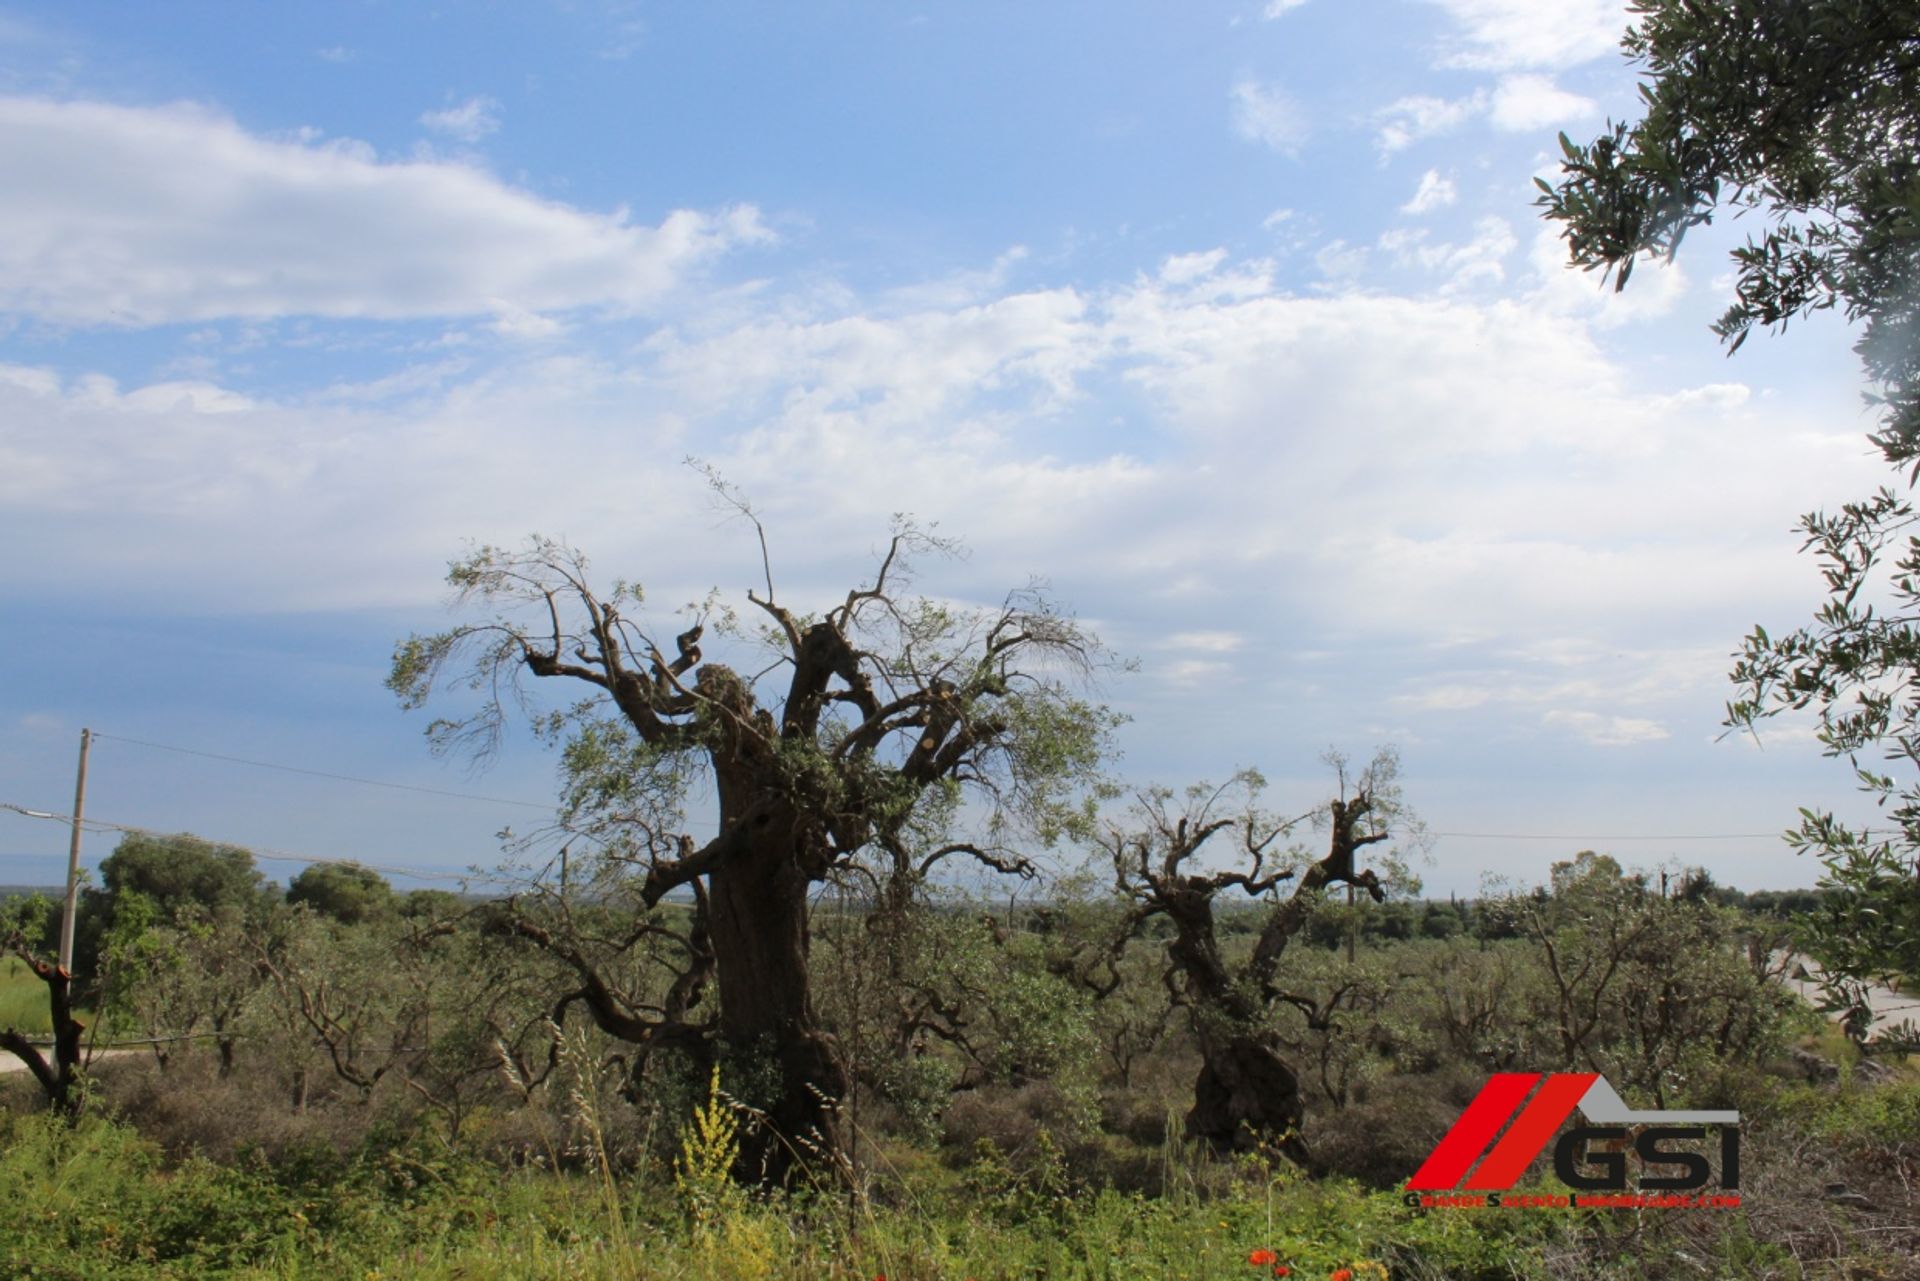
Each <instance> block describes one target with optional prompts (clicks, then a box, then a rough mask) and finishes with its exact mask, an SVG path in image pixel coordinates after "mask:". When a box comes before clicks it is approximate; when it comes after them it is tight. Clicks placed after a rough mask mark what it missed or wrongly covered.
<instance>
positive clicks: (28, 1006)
mask: <svg viewBox="0 0 1920 1281" xmlns="http://www.w3.org/2000/svg"><path fill="white" fill-rule="evenodd" d="M0 1028H14V1029H16V1030H17V1031H21V1032H25V1033H26V1034H27V1035H29V1036H50V1035H52V1033H53V1016H52V1013H51V1011H50V1010H49V1008H48V1006H47V985H46V984H44V983H42V982H41V981H40V980H39V979H38V978H36V977H34V973H33V971H32V970H30V969H28V968H27V966H26V962H24V961H22V960H21V959H20V958H19V957H17V956H9V957H6V958H4V960H0Z"/></svg>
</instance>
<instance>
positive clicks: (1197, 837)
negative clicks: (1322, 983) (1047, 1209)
mask: <svg viewBox="0 0 1920 1281" xmlns="http://www.w3.org/2000/svg"><path fill="white" fill-rule="evenodd" d="M1334 760H1335V765H1336V770H1337V773H1338V776H1339V791H1338V794H1337V795H1336V796H1334V797H1333V798H1332V799H1331V800H1329V801H1328V802H1327V803H1326V804H1325V805H1324V806H1322V807H1320V808H1318V809H1316V810H1314V811H1312V812H1311V813H1310V814H1306V815H1302V816H1301V817H1299V818H1296V819H1292V820H1288V821H1280V820H1277V819H1275V818H1273V817H1271V816H1270V815H1267V814H1265V813H1263V812H1262V811H1261V810H1260V808H1259V805H1258V801H1259V798H1260V793H1261V791H1262V790H1263V788H1264V786H1265V782H1264V780H1263V779H1262V778H1261V777H1260V775H1259V774H1258V773H1255V772H1254V771H1252V770H1246V771H1243V772H1241V773H1239V774H1236V775H1235V776H1234V777H1233V778H1231V779H1229V780H1228V781H1227V782H1226V783H1224V784H1222V785H1220V786H1218V787H1209V786H1207V785H1205V784H1201V785H1198V786H1195V787H1192V788H1189V789H1188V790H1187V791H1186V793H1185V795H1184V796H1183V797H1181V798H1180V800H1179V802H1178V803H1177V804H1176V800H1175V797H1174V795H1173V793H1172V792H1171V791H1168V790H1166V789H1158V790H1153V791H1148V792H1146V793H1143V794H1142V795H1141V796H1140V798H1139V800H1138V803H1137V804H1136V806H1135V807H1134V809H1133V812H1132V815H1131V817H1130V819H1129V820H1128V821H1127V822H1126V823H1124V824H1114V825H1110V826H1109V827H1108V829H1107V832H1106V836H1105V840H1104V847H1105V855H1106V857H1107V858H1108V859H1110V860H1111V863H1112V867H1113V874H1114V882H1115V885H1116V887H1117V889H1118V890H1119V893H1120V894H1121V895H1122V896H1123V897H1124V898H1126V899H1129V900H1131V902H1132V903H1133V909H1132V912H1131V914H1130V919H1129V921H1128V923H1127V927H1128V930H1129V932H1131V931H1134V930H1137V929H1138V928H1139V927H1140V926H1141V925H1143V924H1144V923H1145V922H1146V921H1147V920H1149V919H1150V918H1152V917H1156V916H1159V917H1165V918H1166V919H1167V921H1168V922H1169V923H1170V924H1171V925H1172V927H1173V938H1172V939H1171V940H1170V941H1169V943H1168V944H1167V961H1168V966H1167V982H1168V984H1169V985H1170V986H1171V987H1173V988H1174V989H1175V990H1176V991H1177V993H1178V995H1179V997H1180V999H1181V1001H1182V1003H1184V1004H1185V1005H1186V1006H1187V1008H1188V1010H1189V1012H1190V1014H1191V1016H1192V1020H1193V1031H1194V1036H1195V1039H1196V1040H1197V1041H1198V1043H1199V1048H1200V1057H1201V1068H1200V1075H1199V1078H1198V1079H1197V1080H1196V1081H1195V1083H1194V1099H1193V1107H1192V1108H1191V1109H1190V1110H1189V1111H1188V1113H1187V1118H1186V1130H1187V1134H1188V1136H1189V1137H1191V1138H1197V1139H1203V1140H1205V1141H1206V1142H1208V1143H1209V1144H1211V1145H1212V1146H1214V1147H1216V1148H1219V1149H1228V1150H1231V1149H1246V1148H1251V1147H1256V1146H1260V1145H1268V1144H1270V1145H1275V1146H1278V1147H1279V1148H1280V1149H1281V1150H1282V1151H1285V1152H1287V1153H1288V1154H1289V1155H1292V1156H1294V1157H1296V1158H1304V1157H1305V1155H1306V1154H1305V1149H1304V1147H1303V1145H1302V1144H1301V1143H1300V1140H1299V1128H1300V1122H1301V1119H1302V1117H1303V1107H1304V1104H1303V1099H1302V1093H1301V1088H1300V1079H1299V1076H1298V1074H1297V1073H1296V1072H1295V1070H1294V1068H1293V1066H1292V1065H1291V1064H1289V1063H1288V1062H1287V1059H1286V1057H1285V1054H1284V1048H1283V1046H1282V1044H1281V1042H1280V1038H1279V1037H1278V1035H1277V1034H1276V1032H1275V1029H1274V1027H1273V1025H1272V1021H1271V1018H1270V1012H1271V1010H1272V1009H1273V1008H1274V1006H1275V1004H1276V1003H1277V1002H1285V1003H1286V1004H1289V1005H1292V1006H1294V1007H1295V1008H1297V1009H1299V1010H1300V1011H1301V1013H1302V1014H1304V1015H1305V1016H1306V1017H1307V1019H1308V1020H1309V1022H1310V1023H1315V1022H1317V1023H1318V1024H1319V1025H1320V1026H1322V1027H1324V1026H1325V1021H1326V1020H1327V1019H1328V1018H1329V1017H1330V1015H1331V1013H1332V1010H1331V1008H1330V1003H1329V1001H1327V1000H1319V999H1316V998H1315V997H1314V996H1313V995H1311V994H1308V993H1303V992H1296V991H1293V990H1290V989H1289V988H1288V987H1287V986H1286V984H1284V983H1283V982H1282V975H1281V972H1280V971H1281V965H1280V963H1281V960H1282V958H1283V957H1284V956H1285V954H1286V950H1287V947H1288V945H1289V944H1290V943H1292V942H1293V940H1294V938H1295V936H1296V935H1298V934H1300V932H1301V930H1302V929H1303V928H1305V926H1306V924H1307V922H1308V920H1309V919H1310V918H1311V916H1312V914H1313V911H1314V909H1315V907H1316V906H1318V905H1319V903H1320V901H1321V899H1322V897H1323V895H1324V894H1325V892H1326V891H1327V890H1329V889H1332V888H1335V887H1337V886H1342V885H1346V886H1352V887H1355V888H1357V889H1360V890H1364V891H1365V892H1366V893H1367V894H1368V895H1369V896H1370V897H1371V898H1372V899H1373V900H1374V901H1375V902H1380V901H1384V900H1385V898H1386V895H1387V889H1388V885H1389V884H1390V883H1391V882H1392V880H1393V879H1394V878H1395V877H1397V876H1400V875H1403V874H1404V868H1403V864H1402V862H1401V860H1400V858H1399V856H1398V855H1397V854H1394V853H1393V852H1391V850H1388V852H1387V853H1386V854H1385V855H1384V856H1383V857H1379V858H1376V859H1373V860H1369V861H1371V862H1373V863H1375V866H1373V867H1363V866H1362V865H1361V864H1362V858H1361V851H1363V850H1366V849H1368V848H1369V847H1375V846H1383V844H1384V843H1385V842H1388V841H1390V840H1392V839H1393V835H1394V833H1393V825H1394V824H1395V823H1396V822H1398V823H1400V825H1401V826H1402V827H1403V830H1406V829H1411V830H1412V831H1414V832H1415V833H1417V832H1418V830H1419V829H1418V824H1417V823H1415V822H1413V820H1411V818H1410V816H1408V815H1407V813H1406V811H1405V809H1404V808H1403V806H1402V805H1401V802H1400V794H1399V788H1398V785H1397V781H1396V780H1397V774H1398V769H1399V762H1398V759H1397V757H1396V756H1395V755H1394V753H1393V752H1392V751H1390V750H1388V751H1382V752H1381V753H1379V754H1378V755H1376V756H1375V757H1374V759H1373V761H1372V762H1371V763H1370V764H1369V765H1368V766H1367V767H1366V769H1365V770H1363V771H1362V772H1361V773H1360V775H1359V777H1358V778H1357V779H1349V778H1348V777H1347V771H1346V767H1345V763H1344V762H1343V761H1341V760H1340V759H1339V758H1338V757H1336V758H1334ZM1309 820H1315V821H1317V822H1318V823H1319V824H1320V825H1321V826H1323V827H1324V828H1325V830H1326V832H1327V848H1326V853H1325V854H1324V855H1322V856H1321V857H1319V858H1317V859H1315V858H1313V857H1312V856H1311V855H1309V854H1305V853H1303V852H1302V851H1301V850H1300V849H1299V847H1297V846H1279V845H1278V842H1280V840H1281V839H1282V838H1283V837H1286V836H1287V835H1289V834H1290V833H1291V832H1293V831H1294V830H1295V829H1296V828H1297V827H1299V825H1301V824H1302V823H1305V822H1308V821H1309ZM1229 835H1230V836H1231V837H1233V838H1237V840H1236V844H1237V848H1235V849H1234V850H1233V851H1232V853H1231V854H1230V855H1229V856H1228V858H1227V860H1226V862H1227V866H1226V867H1225V868H1223V869H1221V870H1217V871H1214V870H1209V869H1208V868H1207V867H1206V866H1204V863H1205V854H1203V851H1206V852H1208V853H1211V851H1210V850H1209V849H1208V847H1209V845H1210V844H1211V843H1213V842H1214V838H1216V837H1221V838H1223V842H1224V840H1225V839H1226V838H1227V837H1228V836H1229ZM1378 852H1379V851H1376V853H1378ZM1383 873H1385V876H1384V877H1383ZM1286 882H1291V883H1292V888H1291V890H1290V892H1289V893H1287V894H1285V895H1284V896H1282V895H1281V894H1280V893H1279V892H1278V891H1279V888H1280V886H1281V885H1282V884H1283V883H1286ZM1229 891H1232V892H1236V893H1239V894H1243V895H1245V896H1247V897H1249V898H1254V899H1267V900H1269V901H1270V903H1271V907H1270V908H1269V910H1268V911H1267V913H1266V916H1265V919H1264V920H1263V921H1262V922H1261V925H1260V928H1259V930H1258V932H1257V933H1256V934H1255V936H1254V939H1253V944H1252V948H1251V951H1250V952H1248V953H1247V954H1246V955H1245V956H1235V955H1230V954H1229V953H1228V952H1227V951H1226V950H1225V949H1224V948H1223V947H1222V945H1221V942H1220V940H1219V937H1218V934H1217V931H1216V928H1215V919H1214V905H1215V900H1216V899H1217V898H1218V897H1219V896H1220V895H1222V894H1225V893H1228V892H1229ZM1333 999H1335V1000H1337V997H1336V998H1333Z"/></svg>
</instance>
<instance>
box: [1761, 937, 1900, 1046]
mask: <svg viewBox="0 0 1920 1281" xmlns="http://www.w3.org/2000/svg"><path fill="white" fill-rule="evenodd" d="M1819 972H1820V967H1819V966H1818V965H1816V964H1815V963H1814V962H1813V961H1812V960H1810V959H1809V958H1807V957H1804V956H1796V957H1794V958H1793V964H1792V965H1790V966H1788V968H1787V977H1786V984H1787V986H1788V987H1789V988H1791V989H1792V990H1793V991H1795V992H1798V993H1799V994H1800V995H1801V996H1804V997H1806V998H1807V1000H1809V1001H1811V1002H1812V1003H1813V1004H1815V1005H1819V1004H1820V984H1819V983H1818V982H1816V981H1815V979H1814V978H1813V977H1805V978H1796V977H1795V975H1798V974H1802V973H1805V974H1807V975H1809V976H1817V975H1818V974H1819ZM1867 1004H1868V1005H1869V1006H1870V1007H1872V1009H1873V1026H1872V1028H1871V1031H1870V1035H1873V1036H1878V1035H1879V1034H1880V1033H1882V1032H1886V1031H1889V1030H1891V1029H1892V1028H1894V1027H1897V1026H1898V1025H1899V1024H1901V1023H1912V1024H1913V1025H1914V1026H1915V1027H1916V1028H1920V996H1915V995H1914V994H1913V993H1911V992H1896V991H1894V990H1893V989H1892V988H1885V987H1878V986H1872V987H1869V988H1867Z"/></svg>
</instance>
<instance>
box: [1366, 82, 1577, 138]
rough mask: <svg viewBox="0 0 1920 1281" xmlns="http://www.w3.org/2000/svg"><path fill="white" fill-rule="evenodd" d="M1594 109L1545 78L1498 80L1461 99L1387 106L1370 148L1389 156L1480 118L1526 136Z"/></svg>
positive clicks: (1423, 98)
mask: <svg viewBox="0 0 1920 1281" xmlns="http://www.w3.org/2000/svg"><path fill="white" fill-rule="evenodd" d="M1598 110H1599V107H1598V105H1597V104H1596V103H1595V102H1594V101H1593V100H1592V99H1590V98H1583V97H1581V96H1580V95H1579V94H1576V93H1568V92H1567V91H1566V90H1564V89H1562V88H1560V87H1559V86H1558V85H1557V84H1555V83H1554V81H1553V78H1552V77H1550V76H1544V75H1538V74H1533V73H1527V74H1521V75H1510V76H1502V77H1501V78H1500V81H1499V83H1498V84H1496V85H1495V86H1494V88H1493V90H1492V92H1490V93H1489V92H1488V91H1487V90H1485V89H1477V90H1475V91H1474V92H1473V93H1471V94H1468V95H1467V96H1465V97H1462V98H1435V97H1432V96H1431V95H1427V94H1415V95H1412V96H1410V97H1406V98H1399V99H1396V100H1395V101H1393V102H1390V103H1388V104H1387V105H1386V106H1384V107H1382V108H1381V109H1380V110H1378V111H1376V112H1375V113H1374V115H1373V119H1374V124H1375V132H1374V145H1375V146H1377V147H1378V148H1379V149H1380V152H1381V154H1382V155H1392V154H1393V153H1394V152H1396V151H1404V150H1405V149H1406V148H1408V147H1410V146H1412V145H1413V144H1414V143H1416V142H1419V141H1420V140H1421V139H1423V138H1432V137H1437V136H1438V135H1440V134H1445V133H1451V132H1452V131H1454V130H1455V129H1458V128H1460V127H1461V126H1462V125H1464V124H1466V123H1467V122H1468V121H1471V120H1476V119H1480V118H1482V117H1484V118H1486V119H1487V120H1488V122H1489V123H1491V124H1492V125H1493V127H1494V128H1496V129H1500V130H1503V131H1505V132H1507V133H1526V132H1529V131H1532V130H1537V129H1543V128H1545V127H1547V126H1549V125H1555V124H1561V123H1564V122H1567V121H1571V120H1578V119H1580V118H1582V117H1584V116H1588V115H1591V114H1593V113H1594V112H1596V111H1598Z"/></svg>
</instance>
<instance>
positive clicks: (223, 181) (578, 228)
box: [0, 98, 769, 325]
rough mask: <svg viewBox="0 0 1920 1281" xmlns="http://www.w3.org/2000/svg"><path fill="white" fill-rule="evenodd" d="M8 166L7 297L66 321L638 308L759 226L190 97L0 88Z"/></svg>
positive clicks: (1, 224)
mask: <svg viewBox="0 0 1920 1281" xmlns="http://www.w3.org/2000/svg"><path fill="white" fill-rule="evenodd" d="M0 170H4V171H5V172H6V173H7V175H8V182H7V185H6V189H5V191H4V193H0V310H4V311H12V312H18V313H24V314H27V315H32V316H36V317H40V318H42V319H46V320H50V321H54V322H57V323H61V324H77V325H99V324H113V325H155V324H166V323H173V322H180V321H198V320H207V319H213V318H218V317H274V316H290V315H316V316H334V317H378V318H401V317H411V316H446V315H467V314H473V315H494V314H498V313H499V312H500V311H501V309H502V307H503V305H504V306H506V307H512V308H520V309H524V310H525V311H528V312H543V311H552V310H560V309H567V308H575V307H589V306H605V307H613V308H629V309H630V308H637V307H641V306H644V305H647V304H649V303H652V302H654V301H656V300H658V299H660V298H662V297H663V296H664V295H666V294H667V293H668V292H669V291H671V290H672V289H673V288H674V287H675V286H676V285H677V284H678V283H679V282H680V281H681V280H682V279H683V278H684V277H685V276H686V275H687V274H688V273H689V272H691V271H693V270H695V269H697V268H698V267H700V266H701V265H702V264H704V263H706V262H708V261H710V260H712V259H714V258H715V257H717V256H718V255H720V254H723V253H725V252H726V251H728V250H730V249H733V248H735V247H737V246H740V245H744V244H751V243H755V242H759V241H764V240H766V239H768V238H769V233H768V232H767V230H766V229H765V228H764V227H763V226H762V224H761V222H760V219H759V216H758V214H757V212H756V211H755V210H753V209H752V208H751V207H740V208H736V209H732V210H727V211H722V212H719V213H699V212H694V211H690V210H680V211H677V212H674V213H671V214H669V215H667V217H666V218H665V219H664V220H663V221H662V222H661V223H660V224H659V225H658V226H647V225H644V224H635V223H633V222H631V221H629V219H628V218H627V216H626V215H625V213H624V212H621V213H614V214H597V213H590V212H586V211H582V210H579V209H575V208H572V207H569V206H567V205H563V204H558V203H555V202H552V201H547V200H542V199H540V198H538V197H535V196H533V195H530V194H528V193H527V192H524V191H518V190H515V189H514V188H512V187H509V186H507V185H506V184H504V183H502V182H500V181H499V180H498V179H497V178H494V177H493V176H491V175H490V174H487V173H485V172H483V171H481V170H478V169H474V168H470V167H467V166H463V165H457V164H447V163H388V164H383V163H379V162H377V161H376V160H374V159H373V158H372V156H371V155H370V154H369V153H368V152H367V150H366V149H365V148H364V146H358V145H353V144H345V143H329V144H321V145H316V144H313V143H310V142H309V143H301V142H283V141H270V140H267V139H263V138H260V137H258V136H256V135H253V134H249V133H247V132H246V131H245V130H243V129H241V128H240V127H239V126H238V125H237V124H235V123H234V122H233V121H232V120H230V119H228V118H226V117H224V116H221V115H218V114H215V113H213V112H211V111H208V110H206V109H203V108H199V107H193V106H185V105H177V106H171V107H163V108H130V107H119V106H110V105H106V104H103V103H90V102H52V101H47V100H43V99H34V98H0Z"/></svg>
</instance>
